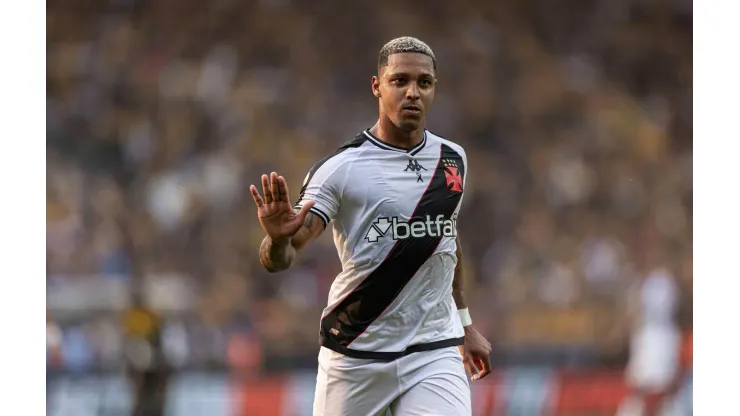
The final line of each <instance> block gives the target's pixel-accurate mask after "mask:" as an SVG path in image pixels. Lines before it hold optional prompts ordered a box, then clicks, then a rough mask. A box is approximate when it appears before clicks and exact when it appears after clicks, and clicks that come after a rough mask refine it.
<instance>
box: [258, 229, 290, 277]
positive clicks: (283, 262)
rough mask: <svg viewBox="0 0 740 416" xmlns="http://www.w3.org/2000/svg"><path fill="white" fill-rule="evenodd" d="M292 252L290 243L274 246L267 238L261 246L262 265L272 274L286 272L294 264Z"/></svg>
mask: <svg viewBox="0 0 740 416" xmlns="http://www.w3.org/2000/svg"><path fill="white" fill-rule="evenodd" d="M290 250H291V245H290V243H288V244H274V242H273V241H272V240H271V239H270V238H269V237H265V239H264V240H262V244H260V252H259V255H260V263H261V264H262V266H264V267H265V269H267V270H268V271H270V272H277V271H281V270H285V269H287V268H288V267H290V265H291V263H292V256H291V253H290Z"/></svg>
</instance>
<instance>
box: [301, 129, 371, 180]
mask: <svg viewBox="0 0 740 416" xmlns="http://www.w3.org/2000/svg"><path fill="white" fill-rule="evenodd" d="M364 142H365V138H364V136H357V137H355V138H354V139H352V140H350V141H348V142H346V143H344V144H343V145H341V146H340V147H339V148H337V149H336V150H335V151H333V152H332V153H330V154H328V155H326V156H324V157H323V158H322V159H321V160H319V161H318V162H316V163H315V164H314V165H313V166H312V167H311V170H310V171H309V172H308V174H307V175H306V178H305V179H304V181H303V183H304V185H305V184H306V183H308V182H309V181H310V180H311V178H312V177H313V176H314V175H318V176H320V177H328V176H331V175H332V174H333V173H335V172H336V171H337V170H339V169H341V168H343V167H346V166H347V165H348V164H349V162H351V161H352V160H353V159H355V158H356V157H357V155H358V153H360V152H361V150H360V148H361V147H362V145H363V143H364Z"/></svg>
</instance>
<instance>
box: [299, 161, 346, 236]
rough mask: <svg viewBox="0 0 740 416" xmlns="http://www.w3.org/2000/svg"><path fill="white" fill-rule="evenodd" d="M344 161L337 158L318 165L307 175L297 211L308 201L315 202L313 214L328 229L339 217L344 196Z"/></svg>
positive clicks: (312, 209)
mask: <svg viewBox="0 0 740 416" xmlns="http://www.w3.org/2000/svg"><path fill="white" fill-rule="evenodd" d="M342 165H343V163H342V159H341V158H340V157H339V156H335V157H333V158H331V159H329V160H326V161H321V162H319V163H317V164H316V165H315V166H314V167H313V168H311V170H310V171H309V172H308V174H307V175H306V178H305V179H304V180H303V186H302V187H301V193H300V196H299V198H298V202H297V203H296V205H295V208H296V209H300V208H301V207H303V204H304V203H305V202H306V201H314V202H315V204H314V206H313V207H311V212H312V213H314V214H315V215H316V216H318V217H319V218H321V219H322V220H323V221H324V227H326V226H327V225H328V224H329V223H330V222H331V221H332V220H333V219H334V218H335V216H336V215H337V212H338V211H339V203H340V201H341V196H342V187H343V182H344V174H343V173H342V172H341V171H342Z"/></svg>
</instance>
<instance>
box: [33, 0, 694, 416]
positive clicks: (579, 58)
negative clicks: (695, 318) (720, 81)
mask: <svg viewBox="0 0 740 416" xmlns="http://www.w3.org/2000/svg"><path fill="white" fill-rule="evenodd" d="M402 35H413V36H416V37H419V38H420V39H422V40H424V41H426V42H427V43H429V45H430V46H431V47H432V48H433V49H434V51H435V53H436V55H437V57H438V61H439V74H438V76H439V79H440V84H439V86H438V93H437V98H436V101H435V103H434V105H433V109H432V111H431V114H430V116H429V119H428V126H429V128H430V129H431V130H433V131H435V132H438V133H439V134H441V135H443V136H446V137H449V138H450V139H452V140H454V141H456V142H458V143H460V144H461V145H463V146H465V147H466V149H467V153H468V157H469V163H470V169H471V170H470V177H469V179H468V186H467V189H466V199H465V203H464V205H463V210H462V213H461V219H460V220H459V222H458V224H459V227H460V233H461V236H462V239H463V242H464V244H465V245H466V258H465V265H466V268H467V270H468V276H469V285H468V286H469V287H468V290H467V293H468V297H469V303H470V305H471V311H472V314H473V317H474V320H475V324H476V326H477V328H478V329H479V330H480V331H481V332H482V333H483V334H485V335H486V336H487V337H488V338H489V339H490V340H491V341H492V343H493V344H494V350H495V351H494V355H493V364H494V367H495V368H496V374H495V375H494V376H492V377H490V378H489V379H487V380H484V381H481V382H479V383H474V384H475V386H474V391H473V398H474V408H475V409H476V410H475V414H476V415H493V414H510V415H525V416H526V415H540V414H543V415H544V414H560V415H569V414H589V415H590V414H610V412H611V413H613V411H614V409H615V408H616V406H617V403H618V402H619V401H620V400H621V399H622V397H623V395H624V393H625V386H624V382H623V375H622V374H623V373H622V371H623V368H624V365H625V362H626V360H627V354H628V351H627V346H628V335H629V331H628V328H627V326H626V322H625V319H624V316H625V307H626V304H627V303H628V301H629V299H628V298H629V296H630V293H631V292H630V290H629V288H630V287H631V286H632V285H633V283H634V282H635V280H636V277H637V276H640V275H644V274H645V273H646V272H648V271H650V269H651V267H654V266H656V265H657V264H665V265H667V266H668V267H669V269H670V271H671V272H672V274H673V276H674V277H675V278H676V279H677V281H678V282H679V284H680V286H681V288H682V297H683V300H682V305H683V307H682V313H681V324H682V327H683V328H684V329H685V333H686V345H687V347H689V348H687V349H686V354H685V362H684V364H685V365H686V368H687V369H689V371H688V372H687V373H686V378H685V379H684V380H682V394H683V395H684V396H683V397H684V398H685V399H686V403H687V406H689V407H690V396H691V383H692V381H691V374H690V365H691V352H690V343H691V303H692V301H691V297H692V281H693V275H692V243H691V241H692V140H693V138H692V51H691V42H692V40H691V36H692V3H691V2H690V1H688V0H623V1H609V0H573V1H568V2H562V1H557V0H517V1H513V0H512V1H496V2H486V1H455V2H451V1H442V0H426V1H424V2H394V1H368V0H358V1H352V2H331V1H326V0H310V1H309V0H261V1H237V0H211V1H207V2H205V1H195V0H151V1H139V0H109V1H103V0H48V1H47V42H48V43H47V119H46V125H47V258H46V260H47V310H48V313H47V323H46V328H47V369H48V370H47V407H48V409H49V414H51V415H75V416H83V415H125V414H126V415H127V414H132V413H135V414H140V415H149V414H155V413H152V412H156V411H157V410H158V408H162V407H163V408H164V409H165V413H164V414H167V415H173V416H179V415H182V416H190V415H215V416H218V415H259V416H272V415H276V416H278V415H280V416H286V415H307V414H310V408H311V402H312V399H313V396H312V395H313V383H314V375H315V366H316V353H317V350H318V346H317V329H318V318H319V316H320V311H321V309H322V307H323V306H324V304H325V301H326V295H327V291H328V286H329V284H330V283H331V281H332V279H333V277H334V275H335V274H336V272H337V271H338V268H339V264H338V260H337V259H336V254H335V253H336V252H335V249H334V247H333V243H332V241H331V238H330V235H329V234H326V235H324V236H323V237H322V239H321V241H320V242H318V243H317V244H315V245H313V246H312V247H311V248H310V249H309V250H308V252H307V253H306V254H305V255H304V256H302V261H301V263H300V265H299V266H298V267H295V268H294V269H292V270H290V271H288V272H286V273H282V274H279V275H268V274H266V273H265V272H264V271H263V270H262V269H261V267H260V265H259V262H258V259H257V255H256V253H257V247H258V245H259V242H260V240H261V238H262V233H261V229H260V228H259V225H258V222H257V221H256V216H255V210H254V207H253V202H252V201H251V198H250V196H249V192H248V186H249V185H250V184H251V183H256V181H257V180H258V178H259V175H260V174H261V173H264V172H269V171H272V170H276V171H278V172H280V173H281V174H283V175H284V176H285V177H286V178H287V179H288V183H289V186H292V190H293V194H294V195H295V192H296V191H297V190H298V185H299V184H300V182H301V180H302V179H303V177H304V176H305V174H306V172H307V171H308V169H309V168H310V166H311V165H312V164H313V163H314V162H315V161H317V160H318V159H320V158H321V157H322V156H323V155H325V154H326V153H328V152H330V151H332V150H333V149H334V148H336V146H337V145H338V144H340V143H341V142H343V141H345V140H347V139H348V138H350V137H352V136H353V135H354V134H355V133H357V132H358V131H359V130H360V129H362V128H366V127H370V126H371V125H372V124H373V123H374V121H375V117H376V114H377V104H376V102H375V100H374V99H373V97H372V95H371V93H370V76H371V75H373V74H374V71H375V67H376V54H377V51H378V49H379V48H380V47H381V46H382V44H383V43H384V42H386V41H387V40H389V39H391V38H393V37H396V36H402Z"/></svg>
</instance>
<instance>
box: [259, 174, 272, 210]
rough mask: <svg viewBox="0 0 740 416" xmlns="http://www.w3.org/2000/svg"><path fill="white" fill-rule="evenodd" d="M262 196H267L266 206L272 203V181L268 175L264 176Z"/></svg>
mask: <svg viewBox="0 0 740 416" xmlns="http://www.w3.org/2000/svg"><path fill="white" fill-rule="evenodd" d="M261 179H262V195H264V196H265V204H271V203H272V192H270V180H269V179H268V178H267V175H262V178H261Z"/></svg>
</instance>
